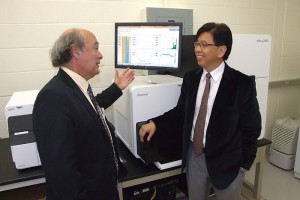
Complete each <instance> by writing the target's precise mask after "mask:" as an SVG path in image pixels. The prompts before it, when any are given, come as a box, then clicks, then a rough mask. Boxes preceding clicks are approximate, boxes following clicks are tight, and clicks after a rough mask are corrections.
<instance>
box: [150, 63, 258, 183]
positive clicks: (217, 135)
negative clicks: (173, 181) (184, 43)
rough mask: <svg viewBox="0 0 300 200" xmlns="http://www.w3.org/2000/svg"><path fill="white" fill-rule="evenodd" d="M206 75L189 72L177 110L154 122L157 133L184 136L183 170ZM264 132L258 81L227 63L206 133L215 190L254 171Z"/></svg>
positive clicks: (185, 77)
mask: <svg viewBox="0 0 300 200" xmlns="http://www.w3.org/2000/svg"><path fill="white" fill-rule="evenodd" d="M202 72H203V69H202V68H199V69H195V70H193V71H190V72H188V73H186V75H185V76H184V79H183V84H182V88H181V94H180V97H179V100H178V103H177V105H176V107H174V108H173V109H172V110H170V111H168V112H166V113H164V114H163V115H161V116H158V117H156V118H154V119H152V120H153V121H154V122H155V124H156V127H157V132H159V133H165V134H169V135H168V137H176V136H174V135H176V134H177V136H179V137H181V136H182V159H183V160H182V163H183V167H184V166H185V164H186V153H187V148H188V145H189V144H190V136H191V130H192V126H193V116H194V110H195V104H196V97H197V91H198V86H199V82H200V78H201V75H202ZM174 127H175V128H174ZM170 130H171V131H170ZM176 130H182V131H176ZM260 132H261V116H260V112H259V106H258V102H257V99H256V88H255V81H254V80H253V79H252V78H250V77H249V76H247V75H245V74H242V73H241V72H239V71H237V70H235V69H233V68H230V67H229V66H228V65H227V64H226V65H225V70H224V74H223V76H222V79H221V82H220V86H219V89H218V92H217V95H216V98H215V101H214V105H213V109H212V112H211V116H210V120H209V124H208V127H207V132H206V144H205V158H206V163H207V168H208V173H209V176H210V178H211V181H212V184H213V185H214V187H216V188H218V189H224V188H226V187H227V186H228V185H229V184H230V183H231V182H232V181H233V180H234V179H235V178H236V177H237V175H238V172H239V169H240V167H243V168H244V169H247V170H249V169H250V167H251V165H252V164H253V162H254V159H255V156H256V150H257V146H256V142H257V138H258V137H259V135H260ZM165 137H166V136H164V138H165Z"/></svg>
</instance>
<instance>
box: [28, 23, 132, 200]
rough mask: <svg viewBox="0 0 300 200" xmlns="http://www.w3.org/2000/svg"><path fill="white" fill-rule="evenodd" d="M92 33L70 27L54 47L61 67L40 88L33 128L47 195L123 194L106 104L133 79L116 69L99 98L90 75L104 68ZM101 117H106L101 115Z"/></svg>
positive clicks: (88, 198)
mask: <svg viewBox="0 0 300 200" xmlns="http://www.w3.org/2000/svg"><path fill="white" fill-rule="evenodd" d="M98 48H99V43H98V41H97V39H96V37H95V35H94V34H93V33H91V32H90V31H88V30H84V29H77V28H74V29H69V30H66V31H65V32H64V33H62V35H61V36H60V37H59V38H58V40H57V41H56V42H55V44H54V46H53V48H52V49H51V51H50V55H51V61H52V64H53V66H54V67H59V70H58V73H57V75H56V76H54V77H53V78H52V79H51V80H50V81H49V82H48V83H47V84H46V85H45V86H44V87H43V89H42V90H41V91H40V93H39V94H38V96H37V99H36V101H35V104H34V109H33V130H34V134H35V136H36V142H37V146H38V150H39V154H40V158H41V161H42V166H43V168H44V171H45V175H46V186H47V194H46V198H47V200H60V199H61V200H96V199H97V200H99V199H105V200H106V199H110V200H117V199H119V196H118V191H117V179H118V171H119V170H120V167H121V166H120V165H121V163H120V162H119V159H118V154H117V150H116V147H115V145H114V134H113V130H112V127H111V126H110V124H109V122H108V121H106V119H105V117H104V115H103V113H102V111H101V109H102V108H104V109H105V108H107V107H109V106H110V105H111V104H112V103H113V102H114V101H115V100H117V99H118V98H119V97H120V96H121V95H122V90H123V89H124V88H126V87H127V86H128V85H129V84H130V83H131V82H132V81H133V79H134V72H133V70H130V69H125V70H124V71H123V72H122V73H121V74H120V75H119V73H118V72H117V71H116V72H115V78H114V83H113V84H112V85H111V86H110V87H108V88H107V89H106V90H104V91H103V92H102V93H101V94H98V95H97V96H96V101H97V103H98V105H97V103H95V101H93V99H94V98H92V99H91V98H90V96H89V94H88V92H87V89H88V88H90V87H89V83H88V80H89V79H91V78H93V77H94V76H95V75H97V74H99V73H100V70H99V64H100V60H101V59H102V58H103V56H102V54H101V52H100V51H99V49H98ZM101 117H102V118H101Z"/></svg>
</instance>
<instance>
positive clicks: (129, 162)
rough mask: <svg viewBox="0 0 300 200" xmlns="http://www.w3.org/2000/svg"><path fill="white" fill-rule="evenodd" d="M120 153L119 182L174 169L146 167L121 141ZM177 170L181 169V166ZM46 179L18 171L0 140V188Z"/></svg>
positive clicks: (39, 171)
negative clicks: (121, 172) (122, 172)
mask: <svg viewBox="0 0 300 200" xmlns="http://www.w3.org/2000/svg"><path fill="white" fill-rule="evenodd" d="M269 144H271V141H270V140H268V139H265V138H263V139H260V140H258V147H260V146H266V145H269ZM118 151H119V155H120V158H121V160H122V162H123V164H124V165H125V167H126V168H127V170H128V173H127V175H126V176H124V177H120V178H119V182H124V181H129V180H133V179H137V178H141V177H145V176H150V175H154V174H158V173H160V172H162V171H169V170H172V169H174V168H171V169H166V170H159V169H158V168H157V167H156V166H155V165H154V164H148V165H145V164H144V163H143V162H142V161H141V160H140V159H137V158H135V157H134V155H133V154H132V153H131V152H130V151H129V150H128V149H127V148H126V147H125V146H124V145H123V144H122V142H120V141H119V140H118ZM176 168H180V166H178V167H176ZM44 177H45V174H44V171H43V168H42V167H41V166H39V167H33V168H28V169H22V170H17V169H16V167H15V164H14V163H13V161H12V156H11V150H10V144H9V139H8V138H5V139H0V186H4V185H9V184H13V183H19V182H23V181H29V180H34V179H38V178H44Z"/></svg>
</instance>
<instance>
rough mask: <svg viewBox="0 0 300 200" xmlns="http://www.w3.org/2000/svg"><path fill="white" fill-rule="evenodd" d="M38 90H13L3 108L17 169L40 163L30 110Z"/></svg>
mask: <svg viewBox="0 0 300 200" xmlns="http://www.w3.org/2000/svg"><path fill="white" fill-rule="evenodd" d="M38 92H39V91H38V90H33V91H22V92H14V93H13V95H12V96H11V98H10V100H9V101H8V103H7V105H6V106H5V109H4V110H5V116H6V121H7V126H8V132H9V140H10V145H11V153H12V159H13V162H14V163H15V166H16V168H17V169H25V168H30V167H35V166H40V165H41V161H40V157H39V153H38V150H37V145H36V142H35V138H34V134H33V128H32V110H33V105H34V102H35V99H36V96H37V94H38Z"/></svg>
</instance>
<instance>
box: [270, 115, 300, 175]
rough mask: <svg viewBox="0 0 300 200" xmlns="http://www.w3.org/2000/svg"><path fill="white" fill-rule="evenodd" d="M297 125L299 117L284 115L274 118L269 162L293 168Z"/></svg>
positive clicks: (299, 120) (298, 124)
mask: <svg viewBox="0 0 300 200" xmlns="http://www.w3.org/2000/svg"><path fill="white" fill-rule="evenodd" d="M299 127H300V119H292V118H290V117H286V118H283V119H278V120H276V122H275V125H274V127H273V131H272V144H271V148H270V150H269V162H271V163H272V164H274V165H276V166H278V167H280V168H282V169H285V170H291V169H293V168H294V165H295V157H296V148H297V141H298V132H299Z"/></svg>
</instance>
